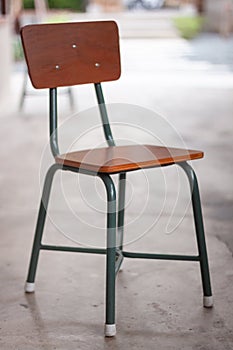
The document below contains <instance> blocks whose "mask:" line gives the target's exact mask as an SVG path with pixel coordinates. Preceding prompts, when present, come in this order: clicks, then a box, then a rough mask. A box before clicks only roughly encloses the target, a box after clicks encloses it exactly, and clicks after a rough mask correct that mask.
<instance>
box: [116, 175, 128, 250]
mask: <svg viewBox="0 0 233 350" xmlns="http://www.w3.org/2000/svg"><path fill="white" fill-rule="evenodd" d="M125 181H126V173H121V174H120V175H119V198H118V217H117V230H118V246H119V249H120V251H122V249H123V241H124V218H125V188H126V183H125Z"/></svg>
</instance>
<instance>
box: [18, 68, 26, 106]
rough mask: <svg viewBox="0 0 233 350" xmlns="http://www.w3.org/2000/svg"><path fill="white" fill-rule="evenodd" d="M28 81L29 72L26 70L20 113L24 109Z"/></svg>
mask: <svg viewBox="0 0 233 350" xmlns="http://www.w3.org/2000/svg"><path fill="white" fill-rule="evenodd" d="M27 81H28V71H27V69H26V68H25V71H24V76H23V86H22V91H21V96H20V100H19V110H20V111H21V110H22V109H23V106H24V101H25V96H26V94H27Z"/></svg>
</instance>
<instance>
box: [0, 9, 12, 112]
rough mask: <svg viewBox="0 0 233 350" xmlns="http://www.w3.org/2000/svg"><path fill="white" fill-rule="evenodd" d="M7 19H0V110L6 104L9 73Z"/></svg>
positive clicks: (8, 25)
mask: <svg viewBox="0 0 233 350" xmlns="http://www.w3.org/2000/svg"><path fill="white" fill-rule="evenodd" d="M10 35H11V31H10V20H9V17H7V16H4V17H0V53H1V54H0V76H1V84H0V108H1V109H2V107H4V106H5V105H6V104H7V102H8V97H9V92H10V73H11V39H10Z"/></svg>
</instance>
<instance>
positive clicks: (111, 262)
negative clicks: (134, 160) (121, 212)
mask: <svg viewBox="0 0 233 350" xmlns="http://www.w3.org/2000/svg"><path fill="white" fill-rule="evenodd" d="M99 176H100V178H101V179H102V180H103V182H104V184H105V187H106V191H107V200H108V205H107V259H106V323H105V336H106V337H113V336H114V335H116V324H115V259H116V190H115V186H114V183H113V181H112V179H111V177H110V176H109V175H105V174H101V175H99Z"/></svg>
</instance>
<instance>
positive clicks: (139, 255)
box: [122, 251, 200, 261]
mask: <svg viewBox="0 0 233 350" xmlns="http://www.w3.org/2000/svg"><path fill="white" fill-rule="evenodd" d="M122 254H123V256H124V257H125V258H135V259H158V260H182V261H200V257H199V256H193V255H173V254H151V253H136V252H125V251H123V252H122Z"/></svg>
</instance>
